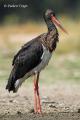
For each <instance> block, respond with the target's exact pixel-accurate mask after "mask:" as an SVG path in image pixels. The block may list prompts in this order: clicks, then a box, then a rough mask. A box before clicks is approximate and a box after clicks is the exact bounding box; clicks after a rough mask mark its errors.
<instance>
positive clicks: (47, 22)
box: [46, 20, 56, 31]
mask: <svg viewBox="0 0 80 120" xmlns="http://www.w3.org/2000/svg"><path fill="white" fill-rule="evenodd" d="M46 24H47V27H48V31H52V30H53V31H54V30H56V26H55V25H54V23H53V22H52V21H50V20H49V21H46Z"/></svg>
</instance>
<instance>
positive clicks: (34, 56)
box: [6, 38, 43, 92]
mask: <svg viewBox="0 0 80 120" xmlns="http://www.w3.org/2000/svg"><path fill="white" fill-rule="evenodd" d="M38 39H39V38H38ZM38 39H34V40H32V41H30V42H28V43H27V44H25V45H24V46H23V47H22V49H20V50H19V52H18V53H17V54H16V55H15V56H14V59H13V62H12V65H13V69H12V72H11V74H10V77H9V80H8V84H7V86H6V89H8V90H9V91H11V90H13V91H14V92H15V87H14V84H15V82H16V80H17V79H20V78H22V77H24V75H25V74H26V73H28V72H29V71H30V70H32V69H33V68H34V67H36V66H37V65H38V64H40V62H41V56H42V54H43V47H42V44H41V43H40V41H39V40H38Z"/></svg>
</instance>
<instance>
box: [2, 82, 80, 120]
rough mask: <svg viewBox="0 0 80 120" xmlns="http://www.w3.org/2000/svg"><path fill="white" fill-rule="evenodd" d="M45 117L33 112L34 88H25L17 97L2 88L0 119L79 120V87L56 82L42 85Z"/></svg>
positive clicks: (42, 102)
mask: <svg viewBox="0 0 80 120" xmlns="http://www.w3.org/2000/svg"><path fill="white" fill-rule="evenodd" d="M40 96H41V104H42V111H43V113H42V115H38V114H34V113H33V106H34V100H33V98H34V96H33V86H32V84H31V85H27V84H26V85H23V86H22V87H21V88H20V89H19V91H18V92H17V93H16V94H13V93H8V92H7V91H6V90H5V87H4V85H3V86H1V87H0V120H80V85H79V84H75V83H65V82H64V81H63V82H57V83H54V84H53V85H48V84H47V85H45V84H41V85H40Z"/></svg>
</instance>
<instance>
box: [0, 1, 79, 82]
mask: <svg viewBox="0 0 80 120" xmlns="http://www.w3.org/2000/svg"><path fill="white" fill-rule="evenodd" d="M5 4H6V5H9V4H10V5H13V4H14V5H19V4H22V5H28V7H26V8H23V7H14V8H8V7H4V5H5ZM47 8H51V9H53V10H54V11H55V13H56V16H57V18H58V19H59V20H60V21H61V23H62V25H63V26H64V27H65V28H66V30H67V31H68V33H69V35H65V34H64V33H62V31H60V30H59V29H58V30H59V34H60V35H59V43H58V46H57V49H56V51H55V52H54V53H53V57H52V59H51V61H50V62H49V65H48V66H47V67H46V69H45V70H44V71H43V72H42V73H41V83H43V82H44V83H50V84H51V83H54V82H55V81H57V80H59V81H60V80H63V81H65V80H67V81H75V82H79V81H80V0H0V81H1V82H5V81H7V79H8V76H9V74H10V71H11V69H12V65H11V62H12V58H13V56H14V55H15V54H16V53H17V51H18V50H19V49H20V47H21V46H22V45H23V44H24V43H26V42H28V41H29V40H31V39H32V38H34V37H36V36H37V35H40V34H41V33H44V32H47V27H46V24H45V23H44V20H43V12H44V11H45V10H46V9H47Z"/></svg>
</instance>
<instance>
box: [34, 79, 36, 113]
mask: <svg viewBox="0 0 80 120" xmlns="http://www.w3.org/2000/svg"><path fill="white" fill-rule="evenodd" d="M34 112H35V113H37V96H36V80H35V79H34Z"/></svg>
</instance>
